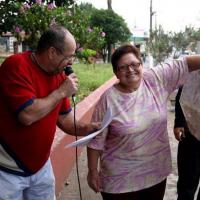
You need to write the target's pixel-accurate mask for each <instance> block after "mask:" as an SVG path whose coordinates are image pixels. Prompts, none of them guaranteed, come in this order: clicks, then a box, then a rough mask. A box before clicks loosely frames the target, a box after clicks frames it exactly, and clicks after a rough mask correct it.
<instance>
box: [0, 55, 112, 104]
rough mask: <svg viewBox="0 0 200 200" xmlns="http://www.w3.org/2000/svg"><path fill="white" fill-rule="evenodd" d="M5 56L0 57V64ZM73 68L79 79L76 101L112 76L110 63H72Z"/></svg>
mask: <svg viewBox="0 0 200 200" xmlns="http://www.w3.org/2000/svg"><path fill="white" fill-rule="evenodd" d="M4 59H5V58H1V57H0V64H1V63H2V62H3V61H4ZM73 70H74V72H75V73H76V75H77V77H78V80H79V88H78V94H77V95H76V96H77V98H76V99H77V102H79V101H81V100H83V99H84V98H85V97H86V96H88V95H89V94H90V93H91V92H92V91H94V90H95V89H97V88H98V87H99V86H101V85H102V84H103V83H105V82H106V81H107V80H109V79H110V78H111V77H112V76H113V71H112V66H111V65H110V64H96V65H95V67H93V65H88V66H87V65H86V64H81V63H80V64H74V65H73Z"/></svg>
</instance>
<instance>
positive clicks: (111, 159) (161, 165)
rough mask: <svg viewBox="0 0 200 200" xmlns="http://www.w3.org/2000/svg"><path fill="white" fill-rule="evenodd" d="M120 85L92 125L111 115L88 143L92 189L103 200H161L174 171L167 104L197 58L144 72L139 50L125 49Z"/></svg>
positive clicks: (119, 63)
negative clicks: (105, 126) (172, 169)
mask: <svg viewBox="0 0 200 200" xmlns="http://www.w3.org/2000/svg"><path fill="white" fill-rule="evenodd" d="M112 66H113V71H114V73H115V75H116V77H117V79H118V82H117V83H116V84H115V85H113V86H112V87H111V88H109V89H108V90H107V91H106V92H105V93H104V94H103V95H102V96H101V98H100V100H99V102H98V103H97V105H96V108H95V111H94V114H93V118H92V120H93V121H94V122H95V121H102V119H103V116H104V114H105V112H106V110H107V109H108V108H109V109H111V111H112V122H111V123H110V124H109V126H108V128H107V129H106V130H105V131H104V132H103V133H101V134H100V135H98V136H96V137H95V138H94V139H93V140H91V142H90V143H89V144H88V168H89V172H88V184H89V186H90V187H91V188H92V189H93V190H94V191H95V192H101V194H102V197H103V199H104V200H148V199H152V200H162V199H163V196H164V192H165V187H166V179H167V176H168V175H169V173H170V172H171V155H170V146H169V140H168V133H167V100H168V97H169V95H170V94H171V93H172V92H173V91H174V90H175V89H176V88H178V87H179V86H180V85H182V84H183V83H184V81H185V80H186V78H187V76H188V74H189V71H192V70H196V69H199V68H200V57H199V56H193V57H187V58H183V59H182V60H173V61H172V62H170V63H165V64H163V65H160V66H157V67H155V68H151V69H146V70H145V69H143V67H142V63H141V58H140V54H139V52H138V49H137V48H136V47H134V46H132V45H123V46H121V47H119V48H118V49H116V51H115V52H114V53H113V55H112Z"/></svg>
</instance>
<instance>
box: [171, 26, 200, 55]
mask: <svg viewBox="0 0 200 200" xmlns="http://www.w3.org/2000/svg"><path fill="white" fill-rule="evenodd" d="M199 40H200V29H197V30H196V29H195V28H194V27H190V26H189V27H187V26H186V27H185V30H184V31H180V32H178V33H173V37H172V42H173V44H174V47H175V49H176V50H177V51H180V52H184V51H185V50H186V49H187V47H188V46H189V45H190V48H191V49H192V50H195V46H196V43H197V41H199Z"/></svg>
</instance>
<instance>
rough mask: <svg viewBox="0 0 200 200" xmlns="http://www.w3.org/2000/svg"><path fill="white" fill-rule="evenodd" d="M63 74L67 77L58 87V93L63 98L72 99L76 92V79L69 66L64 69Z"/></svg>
mask: <svg viewBox="0 0 200 200" xmlns="http://www.w3.org/2000/svg"><path fill="white" fill-rule="evenodd" d="M64 72H65V74H66V75H67V77H66V79H65V80H64V81H63V83H62V84H61V86H60V87H59V91H60V92H61V94H62V96H63V98H64V97H71V96H72V98H74V97H75V94H76V93H77V91H78V78H77V77H76V74H75V73H74V72H73V70H72V68H71V66H67V67H65V69H64Z"/></svg>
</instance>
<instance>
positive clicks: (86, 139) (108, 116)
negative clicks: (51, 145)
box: [65, 109, 112, 148]
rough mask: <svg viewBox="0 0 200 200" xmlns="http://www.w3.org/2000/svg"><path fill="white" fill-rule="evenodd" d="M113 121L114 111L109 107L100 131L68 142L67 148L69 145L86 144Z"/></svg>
mask: <svg viewBox="0 0 200 200" xmlns="http://www.w3.org/2000/svg"><path fill="white" fill-rule="evenodd" d="M111 121H112V112H111V110H110V109H108V110H107V111H106V113H105V115H104V118H103V121H102V124H101V129H99V130H98V131H96V132H94V133H91V134H90V135H88V136H85V137H83V138H81V139H79V140H77V141H74V142H72V143H70V144H67V145H66V146H65V148H69V147H75V146H84V145H86V144H87V143H88V142H89V141H90V140H91V139H92V138H93V137H95V136H97V135H98V134H100V133H102V132H103V130H104V129H105V128H106V127H107V126H108V125H109V124H110V122H111Z"/></svg>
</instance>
